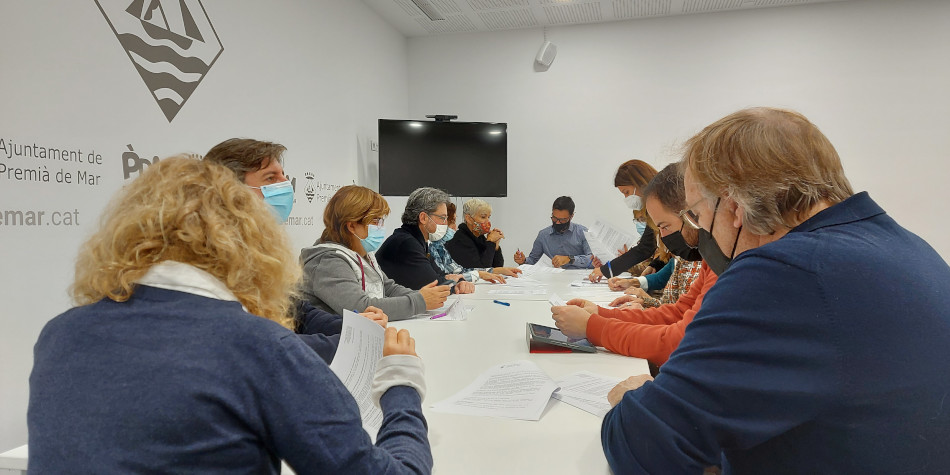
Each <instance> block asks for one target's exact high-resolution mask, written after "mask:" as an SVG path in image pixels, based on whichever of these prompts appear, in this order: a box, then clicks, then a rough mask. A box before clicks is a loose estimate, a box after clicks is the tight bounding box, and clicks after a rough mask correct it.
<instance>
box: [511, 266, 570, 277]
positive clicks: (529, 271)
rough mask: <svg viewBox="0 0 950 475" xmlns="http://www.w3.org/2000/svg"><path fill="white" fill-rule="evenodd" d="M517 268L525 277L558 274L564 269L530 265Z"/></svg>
mask: <svg viewBox="0 0 950 475" xmlns="http://www.w3.org/2000/svg"><path fill="white" fill-rule="evenodd" d="M518 268H519V269H521V272H522V274H523V275H524V276H525V277H527V276H530V275H534V274H559V273H561V272H564V269H563V268H559V267H545V266H539V265H531V264H521V265H520V266H518Z"/></svg>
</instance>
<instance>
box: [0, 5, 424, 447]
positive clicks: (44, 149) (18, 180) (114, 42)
mask: <svg viewBox="0 0 950 475" xmlns="http://www.w3.org/2000/svg"><path fill="white" fill-rule="evenodd" d="M132 3H133V2H131V1H130V0H123V1H118V0H115V1H112V0H99V2H98V3H97V2H95V1H84V2H75V1H57V2H3V3H2V4H0V17H2V18H3V19H4V25H3V28H0V44H2V45H3V46H0V64H2V71H3V72H2V73H0V103H2V104H3V106H2V109H3V112H2V113H0V219H2V220H3V221H2V222H0V244H2V245H0V250H2V253H0V256H2V257H0V259H2V264H0V282H2V285H0V328H2V330H0V452H2V451H5V450H7V449H10V448H12V447H14V446H18V445H20V444H24V443H26V441H27V433H26V410H27V398H28V385H27V380H28V376H29V372H30V368H31V366H32V349H33V344H34V343H35V341H36V338H37V336H38V334H39V332H40V330H41V328H42V327H43V325H44V324H45V323H46V322H47V321H48V320H49V319H50V318H52V317H54V316H55V315H57V314H59V313H60V312H62V311H63V310H65V309H67V308H68V307H69V306H70V301H69V299H68V296H67V287H68V286H69V284H70V282H71V279H72V273H73V264H74V259H75V255H76V252H77V249H78V246H79V245H80V243H81V242H82V241H83V240H84V239H85V238H86V237H87V236H88V235H89V234H90V233H91V232H92V231H93V230H94V229H95V228H96V224H97V220H98V215H99V214H100V212H101V211H102V209H103V207H104V206H105V204H106V203H107V201H108V199H109V198H110V196H111V195H112V194H113V193H115V192H116V191H117V190H119V189H120V188H121V187H122V186H123V185H124V184H126V183H128V181H130V180H132V179H134V178H135V177H137V176H138V175H139V173H140V172H141V170H142V169H144V168H146V167H147V166H148V164H150V163H151V162H152V160H154V157H160V158H161V157H166V156H170V155H173V154H178V153H193V154H202V153H204V152H206V151H207V150H208V149H209V148H210V147H211V146H212V145H214V144H215V143H217V142H220V141H221V140H223V139H226V138H230V137H252V138H258V139H266V140H272V141H276V142H280V143H282V144H284V145H286V146H287V148H288V151H287V153H286V154H285V159H286V160H285V161H286V170H287V172H288V174H289V175H290V176H291V177H292V178H293V179H294V181H295V190H296V191H295V199H296V203H295V205H294V212H293V213H292V214H291V221H290V222H288V224H287V229H288V231H289V232H290V234H291V236H292V238H293V241H294V244H295V245H296V246H297V247H301V246H304V245H309V244H310V243H312V242H313V241H314V239H315V238H316V237H317V235H318V233H319V232H320V231H321V230H322V229H323V225H322V221H321V217H322V213H323V207H324V204H325V202H326V200H327V199H328V198H329V197H330V196H331V195H332V194H333V192H335V191H336V189H337V188H339V187H340V186H342V185H346V184H350V183H353V182H364V181H365V180H368V178H367V176H368V175H369V174H370V173H371V172H373V171H372V170H370V171H369V172H368V171H367V170H365V169H364V168H363V167H364V165H365V164H366V163H371V162H373V161H372V160H367V157H368V156H369V154H370V153H372V152H370V150H369V146H368V145H369V142H370V140H371V139H373V138H374V137H375V134H376V119H377V118H378V117H386V116H403V115H405V114H406V113H407V111H408V92H407V91H408V83H407V80H408V73H407V45H406V40H405V37H403V36H402V35H401V34H399V33H398V32H397V31H396V30H395V29H393V28H392V27H390V26H389V25H388V24H386V23H385V22H383V21H382V20H381V19H380V18H379V16H378V15H376V13H375V12H373V11H372V10H370V9H369V8H368V7H367V6H366V5H364V4H363V3H362V2H355V1H351V0H319V1H308V2H300V1H294V0H277V1H268V2H233V1H228V0H203V1H201V2H198V1H197V0H187V1H186V2H184V3H185V4H186V5H187V6H189V7H190V8H188V10H189V11H190V12H191V13H192V16H193V17H194V18H195V20H196V21H195V24H196V26H197V28H198V31H199V34H200V36H202V39H203V41H196V42H195V43H193V44H192V46H193V48H183V47H179V46H172V45H171V42H170V41H167V40H161V41H160V40H154V39H151V38H148V37H147V35H143V34H141V31H139V32H138V33H139V34H136V32H135V31H134V30H135V28H139V29H140V30H142V28H143V27H142V26H141V22H139V20H138V19H137V18H135V17H132V16H131V15H130V14H128V13H127V12H125V8H127V7H128V6H129V5H130V4H132ZM140 3H141V2H140ZM144 3H146V4H148V3H150V2H144ZM162 4H163V11H164V12H166V13H167V12H169V11H170V10H171V9H174V8H176V5H178V4H179V2H178V0H174V1H172V2H165V1H163V2H162ZM99 5H102V6H103V9H102V10H100V8H99ZM172 16H173V15H169V18H172ZM181 17H183V15H179V16H178V19H179V26H180V24H183V22H182V21H181V20H180V18H181ZM174 24H175V22H174V19H173V18H172V21H170V25H169V29H171V31H173V32H174V31H176V30H175V27H174ZM113 26H115V27H116V29H117V31H119V32H120V33H122V34H123V35H131V36H125V37H124V38H123V43H120V40H119V39H118V37H117V34H116V33H115V32H114V31H113V29H112V27H113ZM209 26H211V27H209ZM143 31H144V30H143ZM186 33H187V32H186ZM216 38H217V39H216ZM218 39H219V41H220V45H221V46H222V47H223V50H221V51H218V49H219V48H218V47H217V41H218ZM124 45H127V46H128V47H129V48H130V51H132V53H130V54H131V56H132V57H135V58H136V60H137V61H139V64H143V65H144V66H139V67H141V68H142V70H143V71H146V73H145V74H144V76H146V77H148V78H149V79H150V80H155V78H156V77H159V78H161V77H162V76H161V75H160V74H158V75H155V74H152V73H162V72H167V73H170V72H172V69H177V73H175V75H176V78H178V79H180V81H181V82H182V83H184V84H178V85H177V86H176V87H177V89H174V90H177V91H178V92H177V93H178V95H179V96H182V97H183V98H185V99H187V100H186V101H184V105H183V106H181V107H180V108H179V107H177V104H169V103H168V101H165V102H163V103H159V102H158V101H157V100H156V98H155V97H153V95H152V90H153V88H154V89H155V90H156V91H157V92H156V96H158V97H159V98H164V97H171V96H173V95H174V94H172V93H171V92H169V91H167V90H166V91H163V90H161V89H162V88H163V87H168V86H167V84H168V83H169V82H168V81H167V77H166V81H165V83H164V85H161V84H158V83H156V82H154V81H153V82H151V83H149V84H148V85H147V83H146V80H145V79H144V78H143V76H140V73H139V70H137V69H136V66H134V65H133V63H132V61H131V60H130V54H127V53H126V49H125V46H124ZM162 46H164V48H163V47H162ZM172 51H174V52H176V53H177V54H178V56H179V58H177V59H175V58H173V57H172V56H170V53H171V52H172ZM218 53H220V54H218ZM147 58H150V59H147ZM186 58H192V59H186ZM194 58H197V59H194ZM173 64H174V66H173ZM209 64H210V68H208V67H207V66H208V65H209ZM149 71H151V72H150V73H149ZM182 71H187V72H185V73H183V72H182ZM196 81H200V84H198V86H197V87H196V88H195V87H193V84H194V82H196ZM159 82H161V81H159ZM188 84H191V87H189V86H188ZM159 86H161V87H159ZM189 89H193V92H192V93H191V94H188V92H189ZM163 105H164V108H163ZM166 112H168V113H169V114H170V115H171V116H170V117H169V116H167V115H166ZM24 147H25V148H24ZM61 151H62V152H61ZM54 154H55V155H56V156H55V158H54ZM63 157H65V160H63ZM373 173H374V172H373ZM40 212H42V213H43V214H42V215H40Z"/></svg>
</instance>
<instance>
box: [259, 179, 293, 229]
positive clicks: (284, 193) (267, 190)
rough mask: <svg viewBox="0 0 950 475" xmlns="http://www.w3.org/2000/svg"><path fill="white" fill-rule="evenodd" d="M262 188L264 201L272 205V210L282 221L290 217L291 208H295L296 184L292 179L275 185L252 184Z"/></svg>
mask: <svg viewBox="0 0 950 475" xmlns="http://www.w3.org/2000/svg"><path fill="white" fill-rule="evenodd" d="M251 188H257V189H259V190H261V194H263V195H264V202H265V203H267V204H269V205H270V208H271V211H273V212H274V214H275V215H276V216H277V219H278V220H280V222H281V223H283V222H284V221H287V218H289V217H290V210H292V209H294V185H293V183H291V182H290V180H287V181H282V182H280V183H274V184H273V185H264V186H252V187H251Z"/></svg>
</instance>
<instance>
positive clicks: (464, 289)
mask: <svg viewBox="0 0 950 475" xmlns="http://www.w3.org/2000/svg"><path fill="white" fill-rule="evenodd" d="M472 292H475V284H473V283H471V282H469V281H467V280H462V281H459V283H457V284H455V293H457V294H470V293H472Z"/></svg>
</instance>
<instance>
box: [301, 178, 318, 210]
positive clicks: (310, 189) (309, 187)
mask: <svg viewBox="0 0 950 475" xmlns="http://www.w3.org/2000/svg"><path fill="white" fill-rule="evenodd" d="M303 176H304V178H306V179H307V188H305V189H304V194H305V195H307V201H309V202H310V203H313V197H314V196H316V195H317V191H316V189H315V188H314V187H313V178H314V176H313V173H310V172H307V173H304V174H303Z"/></svg>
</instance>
